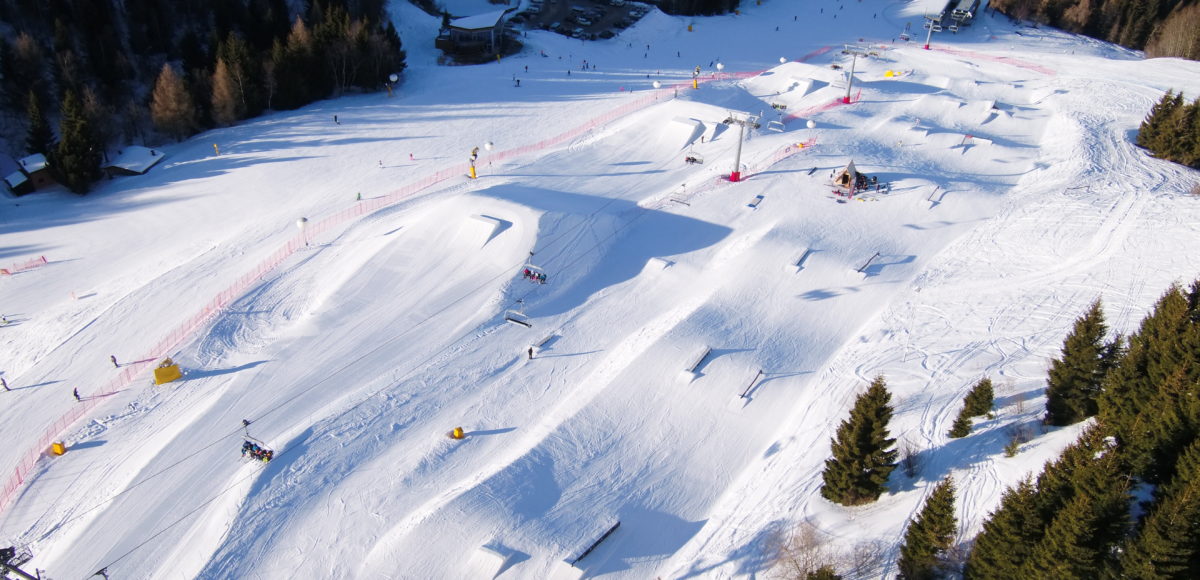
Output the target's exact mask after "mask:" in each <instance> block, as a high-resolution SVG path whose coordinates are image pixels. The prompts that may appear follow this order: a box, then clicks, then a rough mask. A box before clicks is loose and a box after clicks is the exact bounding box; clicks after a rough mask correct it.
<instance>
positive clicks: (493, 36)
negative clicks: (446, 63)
mask: <svg viewBox="0 0 1200 580" xmlns="http://www.w3.org/2000/svg"><path fill="white" fill-rule="evenodd" d="M512 10H513V9H512V8H509V9H507V10H498V11H496V12H486V13H484V14H476V15H475V16H466V17H463V18H457V19H454V20H451V21H450V25H449V28H447V29H445V30H443V31H442V33H441V34H439V35H438V37H437V40H435V41H434V46H436V47H437V48H438V49H440V50H443V51H446V52H459V53H468V52H479V53H483V54H499V53H500V52H501V49H502V48H504V21H505V16H507V15H508V13H509V12H511V11H512Z"/></svg>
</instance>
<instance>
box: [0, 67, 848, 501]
mask: <svg viewBox="0 0 1200 580" xmlns="http://www.w3.org/2000/svg"><path fill="white" fill-rule="evenodd" d="M828 51H829V47H824V48H822V49H819V50H816V51H814V52H812V53H809V54H807V55H805V56H804V57H802V59H801V60H807V59H809V58H812V57H814V56H817V55H820V54H824V53H825V52H828ZM760 73H761V71H760V72H754V73H730V74H725V75H722V77H721V78H746V77H751V76H755V75H757V74H760ZM713 80H717V78H716V77H712V78H707V79H703V82H709V81H713ZM688 86H690V83H678V84H675V85H671V86H666V87H663V88H661V89H655V90H653V91H648V92H647V93H644V94H642V95H641V96H638V97H636V98H633V99H631V100H629V101H627V102H625V103H623V104H621V105H620V106H618V107H616V108H614V109H612V110H610V111H608V112H606V113H604V114H602V115H600V116H598V117H595V118H593V119H591V120H589V121H588V122H586V123H584V124H582V125H579V126H577V127H574V128H572V129H569V130H567V131H564V132H562V133H560V134H558V135H555V136H553V137H549V138H547V139H542V140H541V141H538V142H536V143H531V144H528V145H523V146H520V147H515V148H513V149H509V150H506V151H501V152H499V153H494V154H490V155H489V156H488V158H487V160H488V161H491V162H503V161H505V160H508V159H513V158H515V157H519V156H521V155H526V154H528V153H533V152H537V151H542V150H544V149H548V148H550V147H555V146H558V145H561V144H563V143H566V142H568V141H571V140H573V139H576V138H578V137H580V136H582V135H584V134H586V133H587V132H589V131H592V130H594V129H596V128H597V127H600V126H602V125H605V124H607V123H610V122H612V121H614V120H616V119H619V118H621V117H624V116H625V115H628V114H630V113H633V112H635V111H638V110H641V109H643V108H645V107H647V106H650V105H652V104H654V103H655V102H658V101H659V100H660V99H665V98H667V97H668V95H672V94H674V91H675V90H677V89H679V88H683V87H688ZM794 149H795V151H792V152H790V153H789V152H788V149H786V148H785V149H784V150H783V151H782V152H779V153H776V155H775V158H773V159H774V160H773V161H770V162H769V163H775V162H777V161H778V159H782V158H783V157H786V156H789V155H792V154H795V153H796V152H799V151H800V150H801V149H800V148H798V147H796V148H794ZM779 155H783V157H779ZM776 158H777V159H776ZM468 170H469V165H468V164H463V165H460V166H455V167H451V168H448V169H443V170H441V171H438V172H437V173H434V174H432V175H429V176H426V177H424V178H422V179H419V180H417V181H415V182H413V183H409V184H408V185H405V186H404V187H401V188H399V189H397V190H394V191H392V192H391V193H388V194H386V195H383V196H380V197H375V198H371V199H364V200H361V201H358V202H355V204H354V205H353V206H351V207H349V208H347V209H345V210H342V211H340V212H338V213H335V214H333V215H330V216H326V217H324V218H321V219H319V220H315V221H313V222H308V223H306V225H305V227H304V228H303V230H302V231H300V232H299V233H297V234H296V235H295V236H293V237H292V238H291V239H290V240H288V241H287V242H286V243H285V244H284V245H283V246H281V247H280V248H279V249H277V250H275V252H274V253H272V254H271V255H270V256H268V257H267V258H266V259H264V260H263V261H262V262H260V263H259V264H258V265H257V266H255V267H254V268H251V269H250V270H249V271H248V272H246V273H244V274H242V276H241V277H239V278H238V279H237V280H235V281H234V282H233V283H232V284H230V285H229V287H228V288H226V289H225V290H222V291H221V292H219V293H218V294H217V295H216V296H215V297H213V299H212V300H210V301H209V302H208V304H205V305H204V306H203V307H202V308H201V309H199V310H198V311H197V312H196V313H195V314H193V315H192V316H191V317H190V318H188V319H187V320H185V321H183V322H182V323H180V324H179V325H178V326H176V327H175V329H174V330H172V331H171V332H170V333H168V334H167V335H166V336H164V337H163V338H162V340H160V341H159V342H158V344H157V345H155V346H154V347H153V348H151V349H150V352H151V353H154V354H153V355H150V356H144V357H141V359H143V360H141V361H140V362H136V363H129V364H126V365H125V366H124V367H122V370H121V372H120V373H119V374H118V376H116V377H114V378H113V379H112V380H110V381H109V382H108V383H107V384H105V385H104V386H103V387H101V388H100V389H99V390H97V391H95V392H92V393H88V394H87V396H86V397H84V398H83V400H81V401H80V402H79V403H78V404H75V405H72V406H71V408H70V410H69V411H67V412H66V413H64V414H63V415H62V416H61V417H59V418H58V419H57V420H56V421H54V423H53V424H51V425H49V426H48V427H47V428H46V430H45V431H44V432H43V433H42V435H41V437H39V438H38V439H37V441H36V442H35V443H34V444H33V446H31V447H30V448H29V449H28V450H27V451H26V452H25V455H24V456H23V457H22V458H21V459H20V460H19V461H18V462H17V465H16V466H15V467H14V468H13V472H12V474H11V475H10V476H9V478H8V481H7V482H6V483H5V484H4V489H3V492H2V493H0V512H2V511H4V510H5V509H7V508H8V505H9V503H10V502H11V501H12V500H13V498H14V497H15V496H16V493H17V491H18V490H19V489H20V488H21V485H22V484H24V483H25V480H26V478H27V477H28V476H29V473H30V472H31V471H32V470H33V468H34V467H35V466H36V465H37V461H38V459H40V458H41V457H42V456H43V455H45V454H46V453H47V451H48V449H49V447H50V445H51V444H52V443H54V442H55V441H59V440H60V439H61V438H62V437H63V435H64V434H65V433H66V432H67V429H68V428H69V427H70V426H71V425H73V424H74V423H75V422H76V421H78V420H79V419H81V418H82V417H84V416H85V415H87V414H88V412H90V411H91V410H92V409H94V408H96V407H97V406H98V405H99V404H100V403H101V402H103V401H104V399H105V397H107V396H108V395H111V394H113V393H116V392H117V391H120V390H122V389H124V388H126V387H128V386H129V385H132V384H133V382H134V381H135V380H136V379H137V377H138V376H139V375H142V373H143V371H145V370H146V369H150V368H153V366H154V365H155V364H156V363H157V361H158V359H159V357H161V356H164V353H169V352H171V351H172V350H173V349H175V348H176V347H178V346H179V345H181V344H183V343H184V342H185V341H186V340H188V339H189V338H191V337H192V336H193V335H194V334H195V333H196V331H197V330H199V329H200V328H201V327H203V326H205V325H207V324H208V323H209V322H210V321H211V320H212V318H213V317H214V316H216V315H217V314H218V313H219V312H221V310H222V309H224V308H225V307H227V306H229V304H230V303H232V302H233V301H234V300H236V299H237V298H238V297H240V296H242V295H243V294H245V293H246V290H248V289H249V288H250V287H251V285H253V284H255V283H256V282H257V281H258V280H259V279H260V278H262V277H263V276H264V275H266V274H267V273H268V272H271V271H273V270H274V269H275V268H276V267H278V266H279V265H280V264H281V263H283V261H284V260H286V259H287V258H288V257H290V256H291V255H292V254H293V253H295V252H296V251H297V250H298V249H300V248H303V247H305V246H307V245H308V241H309V240H311V239H312V238H314V237H316V236H319V235H321V234H323V233H325V232H328V231H329V230H331V229H333V228H334V227H336V226H339V225H341V224H343V223H345V222H347V221H349V220H351V219H353V218H356V217H360V216H364V215H367V214H369V213H372V212H374V211H376V210H379V209H382V208H385V207H388V206H390V205H394V204H397V203H399V202H401V201H405V200H407V199H409V198H410V197H412V196H413V195H414V194H416V193H418V192H420V191H422V190H425V189H427V188H429V187H431V186H434V185H437V184H439V183H442V182H444V181H446V180H449V179H453V178H465V177H466V175H467V171H468ZM720 181H722V180H720V179H714V180H713V183H712V184H711V185H710V186H709V187H707V188H706V189H712V188H714V187H717V186H718V185H720ZM695 193H698V191H697V192H694V193H693V195H694V194H695ZM37 261H38V262H40V263H45V259H44V258H41V259H39V260H37ZM32 262H33V260H31V261H30V263H32ZM37 265H40V264H37ZM30 267H36V265H34V266H30ZM25 269H28V268H25Z"/></svg>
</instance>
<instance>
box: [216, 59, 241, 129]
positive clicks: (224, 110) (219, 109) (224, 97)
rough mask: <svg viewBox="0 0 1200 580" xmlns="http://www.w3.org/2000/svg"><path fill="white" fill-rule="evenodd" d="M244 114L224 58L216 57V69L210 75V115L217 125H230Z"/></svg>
mask: <svg viewBox="0 0 1200 580" xmlns="http://www.w3.org/2000/svg"><path fill="white" fill-rule="evenodd" d="M244 114H245V109H244V108H243V107H242V101H241V99H239V98H238V96H237V88H236V87H235V86H234V82H233V78H232V77H231V76H230V74H229V67H227V66H226V65H225V60H224V59H220V58H218V59H217V69H216V70H215V71H213V75H212V116H213V122H214V123H216V124H217V125H219V126H226V125H232V124H233V123H235V122H237V120H238V119H241V118H242V116H243V115H244Z"/></svg>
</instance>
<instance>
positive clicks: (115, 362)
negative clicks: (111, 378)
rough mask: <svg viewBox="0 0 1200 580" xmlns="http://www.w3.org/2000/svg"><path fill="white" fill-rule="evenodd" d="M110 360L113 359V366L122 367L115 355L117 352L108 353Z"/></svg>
mask: <svg viewBox="0 0 1200 580" xmlns="http://www.w3.org/2000/svg"><path fill="white" fill-rule="evenodd" d="M108 360H110V361H112V364H113V368H120V367H121V365H119V364H117V355H115V354H110V355H108Z"/></svg>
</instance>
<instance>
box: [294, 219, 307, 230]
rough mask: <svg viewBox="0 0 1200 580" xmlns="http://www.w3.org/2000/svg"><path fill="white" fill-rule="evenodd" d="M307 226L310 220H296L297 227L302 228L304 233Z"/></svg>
mask: <svg viewBox="0 0 1200 580" xmlns="http://www.w3.org/2000/svg"><path fill="white" fill-rule="evenodd" d="M307 226H308V218H306V217H302V218H300V219H298V220H296V227H298V228H300V230H301V231H303V230H304V228H305V227H307Z"/></svg>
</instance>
